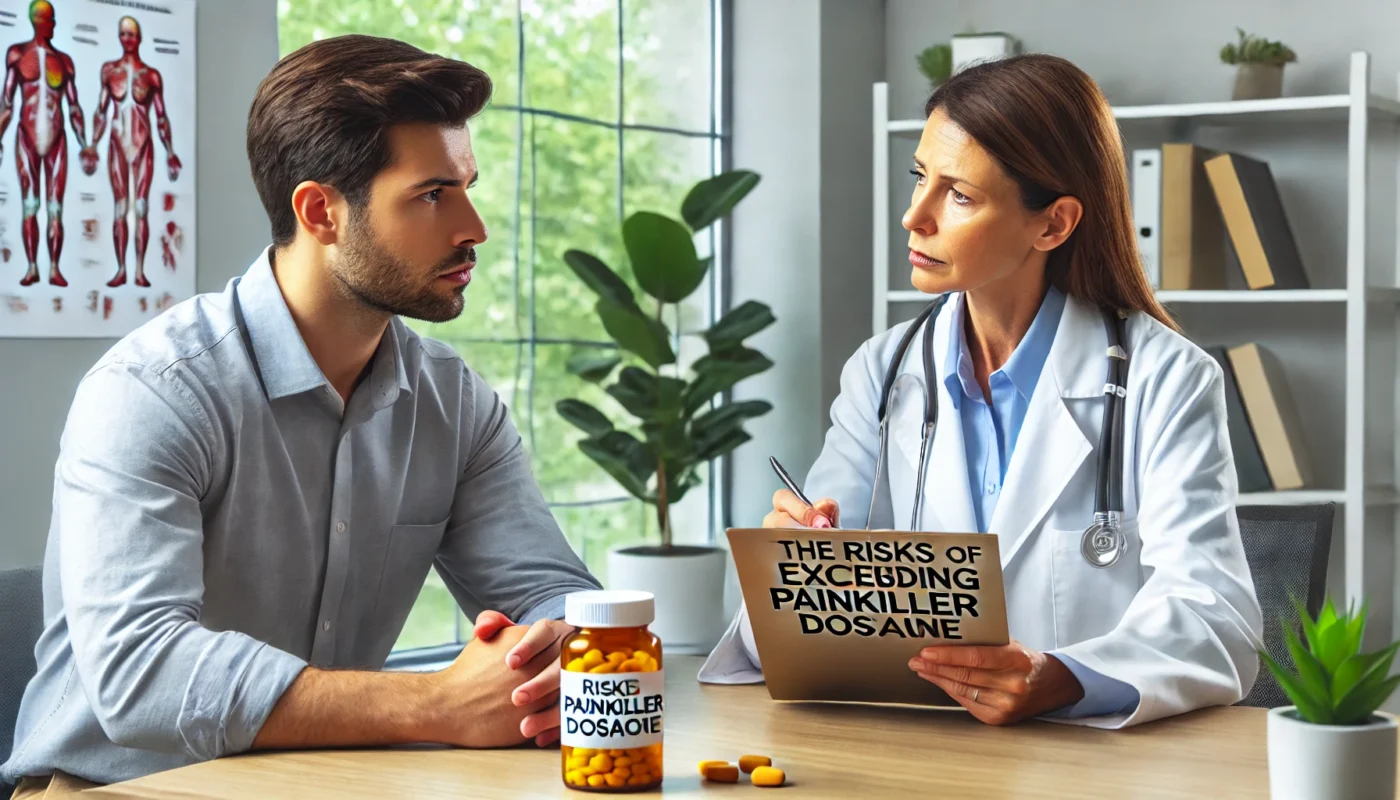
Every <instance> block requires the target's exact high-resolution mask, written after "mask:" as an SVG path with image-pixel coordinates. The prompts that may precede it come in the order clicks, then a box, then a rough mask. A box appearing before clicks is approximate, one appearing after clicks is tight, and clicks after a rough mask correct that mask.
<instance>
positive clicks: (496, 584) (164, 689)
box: [0, 36, 598, 796]
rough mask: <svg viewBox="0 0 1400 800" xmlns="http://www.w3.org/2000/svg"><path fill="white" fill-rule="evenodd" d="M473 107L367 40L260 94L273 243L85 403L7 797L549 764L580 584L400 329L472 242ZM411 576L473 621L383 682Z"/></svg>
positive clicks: (457, 268)
mask: <svg viewBox="0 0 1400 800" xmlns="http://www.w3.org/2000/svg"><path fill="white" fill-rule="evenodd" d="M490 90H491V84H490V80H489V79H488V78H487V77H486V75H485V74H483V73H482V72H481V71H480V70H477V69H475V68H474V67H471V66H468V65H467V64H463V63H461V62H457V61H453V60H450V59H446V58H441V57H437V56H430V55H428V54H426V53H423V52H422V51H420V50H418V49H416V48H414V47H412V46H410V45H407V44H403V43H401V42H395V41H391V40H385V39H377V38H370V37H362V36H352V37H342V38H336V39H328V40H324V41H321V42H317V43H315V44H312V45H308V46H307V47H305V48H303V49H302V50H299V51H298V52H296V53H293V54H292V55H290V56H288V57H287V58H285V59H284V60H283V61H282V62H281V63H279V64H278V65H277V66H276V68H274V69H273V71H272V73H271V74H270V75H268V77H267V78H266V79H264V81H263V83H262V85H261V86H260V87H259V88H258V92H257V95H256V97H255V99H254V101H253V105H252V109H251V111H250V113H249V120H248V158H249V162H250V163H251V165H252V172H253V180H254V183H255V184H256V186H257V189H258V194H259V196H260V197H261V199H262V202H263V205H264V207H265V208H266V210H267V214H268V217H269V218H270V220H271V223H272V241H273V244H272V246H271V247H270V248H269V249H268V250H267V251H266V252H265V253H264V255H263V256H262V257H261V258H259V259H258V260H257V261H256V262H255V263H254V264H253V265H252V267H251V268H250V269H249V270H248V271H247V273H246V274H244V275H243V276H242V277H241V278H237V279H235V280H233V281H231V282H230V283H229V285H228V287H227V288H226V289H225V291H224V292H222V293H219V294H210V295H201V296H199V297H196V298H194V299H192V300H190V301H187V302H184V303H181V304H179V305H177V306H175V307H173V308H171V309H170V310H169V311H167V312H166V313H164V314H162V315H161V316H160V317H157V318H156V319H154V320H152V321H151V322H149V323H147V324H146V325H144V326H143V327H142V328H140V329H138V330H137V331H135V332H134V333H133V334H131V335H130V336H128V337H127V338H126V339H124V340H123V341H121V342H120V343H118V344H117V345H116V346H115V347H114V348H113V349H112V350H111V351H110V352H109V353H108V354H107V355H106V356H105V357H104V358H102V360H101V361H99V362H98V364H97V365H96V366H95V367H94V368H93V369H92V370H91V371H90V372H89V373H88V374H87V375H86V376H85V377H84V378H83V380H82V382H81V383H80V384H79V386H78V390H77V394H76V396H75V398H74V401H73V405H72V409H71V411H70V414H69V417H68V421H67V426H66V428H65V430H64V432H63V439H62V446H61V451H60V454H59V460H58V464H57V467H56V470H55V481H54V503H53V522H52V526H51V528H50V532H49V545H48V549H47V553H46V561H45V565H44V581H45V585H44V590H45V599H46V607H45V619H46V620H47V628H46V630H45V631H44V634H43V636H42V637H41V639H40V642H39V645H38V647H37V652H36V655H37V659H38V662H39V673H38V675H37V676H36V677H35V678H34V680H33V681H31V683H30V685H29V687H28V689H27V691H26V692H25V696H24V701H23V705H22V707H21V710H20V717H19V724H18V728H17V731H16V736H15V748H14V753H13V755H12V756H11V759H10V761H9V762H8V763H6V764H5V766H4V768H3V770H0V772H3V774H4V776H5V777H6V778H8V779H10V780H12V781H13V780H17V779H20V778H26V777H27V776H28V779H27V780H26V781H25V782H24V783H22V784H21V786H20V789H19V792H20V793H21V794H23V793H24V792H26V791H28V792H30V795H26V796H34V795H36V794H37V793H40V792H42V791H43V790H44V787H45V785H46V782H48V781H50V780H53V781H54V782H57V783H59V784H61V785H63V786H64V787H68V786H73V785H83V784H82V783H81V782H79V781H91V782H101V783H106V782H112V781H119V780H124V779H129V778H134V777H137V776H141V775H145V774H148V773H151V772H155V771H157V770H165V769H170V768H173V767H179V766H183V765H186V764H190V763H194V762H197V761H201V760H206V759H212V758H218V757H220V756H224V755H228V754H231V753H237V752H240V751H244V750H248V749H260V748H305V747H335V746H367V745H385V744H393V743H399V742H438V743H447V744H452V745H458V746H463V747H492V746H504V745H513V744H518V743H521V742H525V741H528V740H531V739H533V740H534V741H535V742H536V744H538V745H541V746H543V745H546V744H550V743H552V742H553V741H554V740H555V739H557V736H558V708H557V706H556V705H555V703H556V698H557V688H558V683H559V667H558V648H557V642H558V640H559V639H560V638H561V637H562V635H563V633H565V631H566V630H567V628H566V627H565V626H564V624H563V623H562V622H560V621H558V618H559V617H562V615H563V602H564V598H563V595H564V594H566V593H568V592H570V591H575V590H582V589H594V588H597V586H598V584H597V582H596V581H595V580H594V579H593V578H592V577H591V576H590V575H589V574H588V572H587V570H586V569H585V568H584V566H583V564H582V563H581V562H580V561H579V560H578V558H577V557H576V556H575V555H574V553H573V551H572V550H571V549H570V548H569V546H568V544H567V543H566V541H565V540H564V538H563V536H562V535H561V534H560V532H559V529H558V527H557V526H556V524H555V521H554V519H553V518H552V517H551V516H550V513H549V510H548V508H547V507H546V505H545V503H544V500H543V498H542V497H541V495H540V492H539V490H538V488H537V486H536V485H535V483H534V481H533V480H532V478H531V475H530V471H529V463H528V458H527V456H526V454H525V452H524V451H523V450H522V445H521V440H520V437H519V435H518V434H517V433H516V431H515V429H514V428H513V427H512V425H511V422H510V417H509V416H508V414H507V411H506V408H505V407H504V406H503V405H502V403H501V401H500V400H499V398H498V397H497V396H496V395H495V394H494V393H493V392H492V391H491V389H490V387H488V386H487V384H486V383H485V381H484V380H482V379H481V377H479V376H478V375H476V374H475V373H473V372H472V371H471V370H469V369H467V368H466V366H465V365H464V364H463V363H462V361H461V360H460V359H459V358H458V357H457V356H456V354H454V353H453V351H452V350H450V349H449V348H448V347H446V346H445V345H443V344H440V343H437V342H433V341H431V340H426V339H420V338H419V337H418V336H416V335H415V334H414V333H413V332H412V331H410V330H409V329H408V328H407V327H406V326H405V325H404V324H403V323H402V321H400V320H399V319H398V318H397V317H396V316H395V315H400V314H401V315H405V316H410V317H416V318H418V319H424V320H435V321H442V320H449V319H452V318H454V317H456V316H457V315H458V314H460V313H461V311H462V305H463V290H464V289H465V288H466V285H467V283H468V282H469V280H470V278H471V274H472V268H473V266H474V265H475V261H476V251H475V247H476V245H478V244H481V243H482V242H484V241H485V240H486V230H485V226H484V225H483V223H482V219H481V217H480V216H479V215H478V214H477V211H476V209H475V208H474V207H473V205H472V202H471V200H470V197H469V194H470V187H471V186H472V184H473V182H474V180H475V178H476V174H477V168H476V161H475V158H474V156H473V153H472V147H471V137H470V135H469V132H468V128H467V125H466V122H467V120H468V118H470V117H471V116H473V115H474V114H476V113H477V112H478V111H479V110H480V109H481V108H482V106H483V105H484V104H485V103H486V101H487V99H488V96H489V94H490ZM430 565H435V566H436V568H437V570H438V572H439V573H440V574H441V575H442V577H443V580H444V581H445V582H446V583H447V586H448V588H449V589H450V590H451V591H452V594H453V595H454V596H455V597H456V599H457V601H458V602H459V603H460V604H461V605H462V607H463V608H464V609H466V610H468V611H469V612H475V611H477V610H479V609H483V608H489V609H492V610H491V611H485V612H483V613H482V614H481V615H480V616H478V617H477V632H478V638H477V639H476V640H474V641H472V642H471V643H470V644H468V645H467V646H466V647H465V648H464V649H463V650H462V652H461V654H460V655H459V656H458V657H457V659H456V660H455V661H454V663H453V664H452V665H451V666H449V667H447V668H446V669H444V670H442V671H440V672H436V673H428V674H411V673H384V672H379V671H378V670H380V669H381V668H382V667H383V665H384V660H385V657H386V656H387V655H388V653H389V651H390V649H391V648H392V646H393V644H394V641H395V639H396V638H397V636H398V634H399V632H400V629H401V628H402V627H403V623H404V620H405V618H406V617H407V616H408V613H409V609H410V608H411V607H412V605H413V602H414V599H415V598H416V596H417V594H418V589H419V587H420V585H421V584H422V582H423V578H424V576H425V575H426V573H427V571H428V568H429V566H430ZM510 620H518V621H519V622H520V623H522V626H514V625H513V624H512V623H511V622H510ZM524 623H531V624H530V625H529V627H528V629H527V628H525V627H523V624H524ZM507 626H509V627H507ZM503 627H505V628H506V630H504V631H503V632H500V633H497V631H501V629H502V628H503ZM481 639H485V640H486V641H482V640H481ZM51 775H56V777H55V778H53V779H50V778H49V776H51ZM75 782H76V783H75Z"/></svg>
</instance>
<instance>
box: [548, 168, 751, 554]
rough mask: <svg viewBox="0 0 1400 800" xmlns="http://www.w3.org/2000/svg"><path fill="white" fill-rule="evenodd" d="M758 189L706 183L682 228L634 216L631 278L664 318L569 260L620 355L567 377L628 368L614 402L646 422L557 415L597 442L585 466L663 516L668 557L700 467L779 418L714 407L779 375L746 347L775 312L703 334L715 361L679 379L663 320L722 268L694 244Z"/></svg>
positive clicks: (738, 407) (587, 257)
mask: <svg viewBox="0 0 1400 800" xmlns="http://www.w3.org/2000/svg"><path fill="white" fill-rule="evenodd" d="M758 180H759V178H758V175H757V174H755V173H753V172H749V171H747V170H734V171H731V172H725V173H722V174H720V175H716V176H714V177H713V178H708V179H706V180H703V181H700V182H699V183H697V184H695V186H694V187H693V188H692V189H691V190H690V192H689V193H688V194H687V195H686V197H685V200H684V201H682V203H681V209H680V211H681V220H684V221H683V222H682V221H681V220H677V219H673V218H671V217H668V216H665V215H662V214H656V213H653V212H651V211H637V212H634V213H633V214H632V215H630V216H629V217H627V219H626V220H625V221H623V223H622V243H623V245H624V246H625V247H626V249H627V256H628V259H629V260H630V261H631V262H632V274H633V276H634V277H635V278H636V279H637V285H638V286H640V287H641V289H642V291H644V292H646V294H648V295H650V297H651V298H652V299H653V300H655V301H656V305H655V310H654V311H650V310H644V309H643V308H642V306H641V305H640V304H638V302H637V297H636V296H635V295H634V294H633V293H632V288H631V287H630V286H628V285H627V283H626V282H625V281H623V280H622V278H621V277H619V276H618V274H617V273H616V272H614V271H613V270H612V269H611V268H610V267H608V265H607V264H605V263H603V261H602V259H599V258H598V257H596V256H594V255H592V254H590V253H585V252H583V251H581V250H569V251H567V252H566V253H564V263H566V264H568V265H569V268H570V269H572V270H573V272H574V274H575V275H577V276H578V277H579V279H580V280H582V281H583V282H584V284H586V285H587V286H588V288H590V289H592V290H593V291H594V293H596V294H597V295H598V302H597V305H596V306H595V309H596V311H597V313H598V317H599V319H600V320H601V321H602V323H603V329H604V330H606V331H607V332H608V335H609V336H611V337H612V339H613V341H615V342H616V343H617V346H618V349H617V350H616V351H604V352H600V351H598V350H596V349H586V350H580V351H577V352H575V353H574V354H573V355H572V356H571V357H570V358H569V362H568V364H567V368H568V370H569V372H571V373H573V374H574V375H577V376H578V377H580V378H582V379H584V380H586V381H589V382H591V383H597V384H601V383H602V382H603V381H605V380H607V379H608V377H609V376H610V375H612V374H613V372H614V370H616V369H617V367H618V366H619V365H623V366H622V369H621V370H620V371H618V373H617V379H616V380H614V381H613V382H612V383H611V384H610V385H608V386H606V387H604V391H606V392H607V393H608V394H609V395H610V396H611V397H612V398H613V399H614V400H616V401H617V402H618V404H619V405H621V406H622V408H623V409H625V410H626V411H627V412H628V413H629V414H631V415H632V416H633V417H634V418H635V420H636V421H635V422H634V423H632V424H630V425H628V426H627V427H618V426H615V425H614V424H613V422H612V420H610V419H608V417H607V416H606V415H604V414H603V412H602V411H600V410H598V409H597V408H595V407H593V406H591V405H589V404H588V403H585V402H584V401H582V400H574V399H566V400H560V401H559V402H558V403H557V404H555V410H556V411H558V413H559V415H560V416H561V417H563V418H564V419H565V420H567V421H568V422H569V423H571V424H572V425H574V427H576V428H578V429H579V430H582V431H583V432H584V433H585V434H587V438H584V439H583V440H581V441H580V442H579V443H578V447H579V449H580V450H582V451H583V453H584V455H586V456H588V457H589V458H590V459H592V460H593V461H594V462H595V463H597V464H598V466H600V467H602V468H603V469H604V470H605V471H606V472H607V473H608V474H609V475H611V476H612V477H613V478H614V479H615V480H616V481H617V482H618V483H619V484H620V485H621V486H622V488H623V489H625V490H626V491H627V492H628V493H629V494H631V495H632V496H633V497H636V498H637V499H639V500H641V501H642V502H644V503H648V504H650V505H653V506H655V507H656V519H657V524H658V526H659V528H660V530H661V549H662V550H663V551H669V550H670V549H671V518H670V507H671V505H672V504H674V503H677V502H679V501H680V499H681V498H682V497H684V496H685V494H686V492H688V491H690V490H691V489H693V488H695V487H696V486H699V485H700V482H701V477H700V474H699V472H698V469H699V467H701V466H702V465H704V464H705V463H706V462H708V461H710V460H711V459H715V458H719V457H720V456H723V455H726V454H728V453H729V452H731V451H733V450H734V448H736V447H738V446H739V445H741V444H743V443H744V442H747V441H748V440H749V439H750V436H749V434H748V433H746V432H745V431H744V427H743V424H744V422H745V421H746V420H749V419H753V418H755V417H760V416H763V415H764V414H767V413H768V412H769V411H771V410H772V409H773V406H772V405H771V404H770V403H768V402H766V401H764V400H747V401H744V402H735V403H726V404H724V405H720V406H718V407H717V408H710V401H711V400H713V399H714V398H715V397H716V396H718V395H720V394H721V393H723V392H726V391H728V390H729V389H731V388H733V387H734V385H735V384H737V383H738V382H739V381H741V380H744V379H745V378H749V377H752V376H754V375H757V374H759V373H760V372H763V371H765V370H767V369H768V368H769V367H772V366H773V362H772V361H770V360H769V359H768V357H767V356H765V355H763V354H762V353H760V352H759V351H757V350H753V349H751V348H749V347H747V346H745V344H744V340H745V339H746V338H748V337H749V336H752V335H753V334H755V333H758V332H759V331H761V330H763V329H764V328H766V327H768V326H769V325H771V324H773V322H774V321H775V319H774V317H773V313H772V311H771V310H770V309H769V308H768V306H766V305H764V304H763V303H760V302H758V301H756V300H749V301H747V302H745V303H743V304H741V305H739V306H737V307H735V308H733V309H731V310H730V311H729V313H727V314H725V315H724V318H723V319H721V320H719V321H718V322H716V323H715V324H714V325H712V326H710V328H709V329H708V330H705V331H702V332H700V333H699V335H700V336H701V337H702V338H703V339H704V340H705V343H706V345H707V346H708V355H705V356H703V357H701V358H700V359H698V360H696V361H695V363H694V364H692V365H691V367H690V369H689V370H688V371H687V370H683V369H681V367H680V365H679V364H678V363H677V362H678V359H677V356H676V351H675V350H674V349H673V344H675V343H677V342H678V341H679V338H678V337H679V336H681V335H683V334H684V333H685V332H683V331H674V332H673V331H671V330H669V329H668V328H667V327H666V325H665V323H664V322H663V321H662V312H663V311H664V310H665V308H666V304H668V303H680V302H682V301H683V300H685V299H686V298H687V297H689V296H690V295H691V293H692V292H694V291H695V290H696V289H698V288H700V284H701V283H703V282H704V280H705V273H707V272H708V271H709V269H710V263H711V262H712V261H713V260H714V259H713V258H712V257H711V258H700V257H699V256H698V255H697V254H696V251H695V241H694V237H695V234H697V233H699V232H700V231H702V230H704V229H706V228H708V227H709V226H710V225H712V224H714V223H715V222H716V221H717V220H719V219H721V218H723V217H724V216H726V215H727V214H728V213H729V212H730V210H732V209H733V208H734V206H735V205H736V204H737V203H738V202H739V201H740V200H742V199H744V196H745V195H747V194H748V193H749V192H750V191H752V190H753V188H754V187H755V186H757V185H758ZM624 361H627V362H630V363H627V364H625V365H624V364H623V362H624ZM668 366H670V369H663V368H665V367H668ZM665 372H670V373H672V374H670V375H667V374H665ZM686 372H689V373H690V374H689V375H687V374H686Z"/></svg>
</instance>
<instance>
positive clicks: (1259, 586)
mask: <svg viewBox="0 0 1400 800" xmlns="http://www.w3.org/2000/svg"><path fill="white" fill-rule="evenodd" d="M1336 509H1337V506H1336V504H1335V503H1323V504H1320V505H1289V506H1240V507H1239V508H1238V509H1237V511H1238V515H1239V519H1240V538H1242V539H1243V540H1244V555H1245V560H1247V561H1248V562H1249V570H1250V572H1251V573H1252V574H1253V577H1254V592H1255V594H1256V595H1258V597H1259V606H1260V607H1261V608H1262V609H1263V611H1264V650H1265V652H1267V653H1268V654H1269V656H1270V657H1271V658H1273V659H1274V660H1275V661H1277V662H1278V663H1279V666H1281V667H1283V668H1284V669H1292V668H1293V657H1292V656H1290V655H1289V654H1288V645H1287V644H1286V643H1285V642H1284V637H1283V624H1284V623H1285V622H1287V623H1288V624H1289V625H1290V626H1291V627H1292V628H1293V629H1294V630H1295V631H1297V632H1298V633H1299V635H1301V634H1302V626H1301V625H1299V624H1298V611H1297V609H1296V608H1294V606H1293V600H1292V598H1295V597H1296V598H1297V599H1298V600H1300V601H1302V602H1303V604H1304V605H1305V606H1306V607H1307V609H1308V614H1309V615H1310V616H1316V615H1317V613H1318V612H1319V611H1321V610H1322V603H1323V598H1324V595H1325V594H1326V591H1327V558H1328V554H1329V553H1330V552H1331V550H1330V548H1331V546H1332V519H1333V517H1334V516H1335V514H1336ZM1292 704H1293V701H1291V700H1289V699H1288V695H1286V694H1284V692H1283V689H1282V688H1280V687H1279V685H1278V681H1276V680H1275V679H1274V676H1273V673H1272V672H1270V671H1269V668H1268V667H1267V666H1266V665H1265V664H1264V663H1263V659H1260V664H1259V677H1258V678H1257V679H1256V680H1255V681H1254V688H1253V689H1251V690H1250V692H1249V694H1248V695H1246V696H1245V698H1244V699H1243V700H1241V701H1240V702H1238V703H1236V705H1241V706H1254V707H1257V708H1277V707H1279V706H1287V705H1292Z"/></svg>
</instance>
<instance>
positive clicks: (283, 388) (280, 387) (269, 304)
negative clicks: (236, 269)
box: [235, 247, 410, 410]
mask: <svg viewBox="0 0 1400 800" xmlns="http://www.w3.org/2000/svg"><path fill="white" fill-rule="evenodd" d="M235 292H236V294H237V300H238V303H239V305H240V306H241V307H242V311H243V322H244V324H245V325H246V326H247V331H248V338H249V340H250V341H251V342H252V345H253V353H252V356H253V360H254V362H255V366H256V369H257V370H258V371H259V373H260V374H261V377H262V381H263V386H264V388H265V389H266V390H267V398H268V399H269V400H276V399H278V398H280V397H288V396H290V395H294V394H300V393H302V392H307V391H310V390H312V389H315V388H317V387H321V386H324V387H326V388H327V389H328V390H329V391H331V392H334V391H335V389H334V388H333V387H331V384H330V381H328V380H327V379H326V376H325V374H324V373H323V372H321V367H320V366H319V365H318V364H317V363H316V359H314V358H312V356H311V351H310V350H308V349H307V348H306V342H305V340H303V339H302V338H301V331H300V330H299V329H298V328H297V325H296V321H295V320H293V319H292V312H291V310H290V309H288V308H287V301H286V299H285V298H284V297H283V296H282V288H281V287H280V286H278V285H277V277H276V276H275V275H274V274H273V272H272V248H270V247H269V248H267V249H266V250H264V251H263V253H262V255H260V256H259V257H258V260H257V261H254V262H253V265H252V266H251V267H249V268H248V271H247V272H246V273H244V274H243V277H242V278H240V279H239V280H238V285H237V287H236V288H235ZM401 325H403V322H402V321H400V320H399V319H398V318H397V317H394V318H393V319H391V320H390V321H389V325H388V327H387V328H386V329H385V330H384V336H383V337H382V338H381V339H380V340H379V347H378V348H376V349H375V352H374V360H373V366H371V368H370V375H369V378H368V380H367V381H366V383H367V385H368V388H369V390H370V392H371V402H372V403H373V406H374V408H375V409H376V410H378V409H381V408H386V407H388V406H389V405H391V404H392V403H393V402H394V401H395V400H397V399H398V397H399V392H400V391H408V390H409V389H410V384H409V380H408V371H407V370H406V369H405V368H404V364H403V352H402V349H401V347H400V344H401V342H403V341H404V339H405V336H404V334H403V332H401V331H399V326H401Z"/></svg>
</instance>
